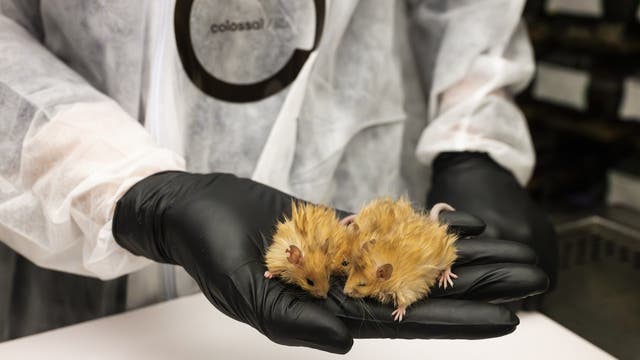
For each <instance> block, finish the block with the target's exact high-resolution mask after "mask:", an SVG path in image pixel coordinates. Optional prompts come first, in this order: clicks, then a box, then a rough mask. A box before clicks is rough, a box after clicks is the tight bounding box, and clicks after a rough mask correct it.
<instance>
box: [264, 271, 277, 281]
mask: <svg viewBox="0 0 640 360" xmlns="http://www.w3.org/2000/svg"><path fill="white" fill-rule="evenodd" d="M274 276H276V275H275V274H273V273H272V272H270V271H269V270H267V271H265V272H264V277H265V278H267V279H273V277H274Z"/></svg>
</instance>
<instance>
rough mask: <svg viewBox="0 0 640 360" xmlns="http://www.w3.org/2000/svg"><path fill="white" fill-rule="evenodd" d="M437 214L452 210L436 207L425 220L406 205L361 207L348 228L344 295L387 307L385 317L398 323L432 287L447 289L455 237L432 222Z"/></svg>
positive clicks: (385, 202)
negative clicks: (388, 315)
mask: <svg viewBox="0 0 640 360" xmlns="http://www.w3.org/2000/svg"><path fill="white" fill-rule="evenodd" d="M443 210H453V208H452V207H451V206H449V205H447V204H438V205H436V206H434V208H433V209H432V210H431V211H430V213H429V214H428V215H427V214H423V213H420V212H417V211H415V210H414V209H413V208H412V207H411V204H410V203H409V202H408V201H406V200H398V201H394V200H391V199H381V200H376V201H373V202H371V203H369V204H368V205H366V206H365V207H364V208H363V209H362V210H361V211H360V212H359V213H358V214H357V215H356V216H355V217H353V218H352V219H350V221H351V224H350V225H348V226H349V227H350V228H351V231H350V232H349V236H351V237H352V239H351V240H350V241H351V242H352V244H353V246H352V249H353V250H351V253H350V257H351V262H350V266H349V271H348V277H347V281H346V284H345V287H344V293H345V294H346V295H347V296H350V297H355V298H361V297H372V298H375V299H377V300H379V301H380V302H382V303H393V304H394V306H396V309H395V311H393V313H392V314H391V315H392V316H393V317H394V320H398V321H401V320H402V319H403V318H404V316H405V314H406V309H407V307H408V306H410V305H411V304H413V303H414V302H416V301H418V300H420V299H422V298H424V297H426V296H427V295H428V294H429V291H430V289H431V288H432V287H433V286H434V285H435V283H436V282H437V281H438V282H439V284H440V286H443V285H444V287H445V288H446V287H447V285H450V286H453V280H452V278H453V279H455V278H457V276H456V275H455V274H453V273H452V272H451V265H452V264H453V262H454V261H455V259H456V248H455V246H454V244H455V241H456V240H457V237H456V236H455V235H454V234H449V233H448V231H447V226H446V225H444V224H441V223H439V222H438V221H437V219H438V215H439V213H440V211H443Z"/></svg>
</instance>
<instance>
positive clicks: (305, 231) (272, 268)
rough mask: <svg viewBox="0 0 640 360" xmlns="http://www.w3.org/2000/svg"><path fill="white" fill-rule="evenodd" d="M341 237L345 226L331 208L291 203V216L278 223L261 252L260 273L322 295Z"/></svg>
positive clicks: (326, 289) (324, 295)
mask: <svg viewBox="0 0 640 360" xmlns="http://www.w3.org/2000/svg"><path fill="white" fill-rule="evenodd" d="M345 237H346V228H345V227H344V226H343V225H340V223H339V221H338V218H337V216H336V212H335V211H334V210H333V209H330V208H328V207H325V206H321V205H313V204H307V203H298V204H296V203H293V204H292V210H291V218H287V219H285V221H284V222H280V223H278V225H277V228H276V233H275V235H274V236H273V243H272V245H271V246H270V247H269V249H268V250H267V253H266V255H265V262H266V266H267V271H266V272H265V273H264V276H265V277H266V278H269V279H271V278H273V277H274V276H276V277H280V279H281V280H283V281H284V282H287V283H291V284H295V285H298V286H299V287H300V288H302V289H303V290H305V291H307V292H309V293H310V294H311V295H313V296H315V297H320V298H326V297H327V293H328V292H329V277H330V275H331V272H332V266H334V261H333V259H335V258H336V255H335V254H336V252H337V249H336V246H335V244H336V243H339V242H342V241H344V239H345Z"/></svg>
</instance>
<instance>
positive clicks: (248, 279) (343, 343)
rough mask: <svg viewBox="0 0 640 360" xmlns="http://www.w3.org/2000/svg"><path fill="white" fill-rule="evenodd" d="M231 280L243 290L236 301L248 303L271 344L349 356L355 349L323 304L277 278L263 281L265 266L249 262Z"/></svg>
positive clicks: (258, 325)
mask: <svg viewBox="0 0 640 360" xmlns="http://www.w3.org/2000/svg"><path fill="white" fill-rule="evenodd" d="M232 277H233V282H234V283H235V286H236V287H242V288H240V289H239V293H240V294H241V298H238V299H237V301H238V302H242V301H246V302H247V307H248V308H249V309H254V310H253V311H255V312H256V313H257V314H255V315H256V318H257V322H258V324H257V326H256V327H257V328H259V329H260V330H261V331H262V332H263V333H264V334H265V335H266V336H267V337H268V338H269V339H271V340H272V341H274V342H276V343H279V344H283V345H289V346H305V347H311V348H315V349H319V350H323V351H328V352H332V353H338V354H345V353H347V352H348V351H349V350H350V349H351V347H352V346H353V338H352V336H351V334H350V333H349V330H348V329H347V327H346V326H345V325H344V323H342V322H341V321H340V319H338V318H337V317H336V316H335V314H334V313H333V312H331V311H330V310H329V309H328V308H327V307H326V306H325V304H324V301H322V300H320V299H315V298H312V297H311V296H309V295H308V294H306V293H305V292H304V291H302V290H300V289H298V288H296V287H293V286H291V285H286V284H284V283H282V282H281V281H280V280H279V279H277V278H273V279H266V278H264V265H262V264H260V263H257V262H254V263H249V264H247V265H246V266H242V267H240V268H239V269H237V270H236V271H234V273H233V274H232ZM235 312H236V313H237V312H238V311H237V310H236V311H235Z"/></svg>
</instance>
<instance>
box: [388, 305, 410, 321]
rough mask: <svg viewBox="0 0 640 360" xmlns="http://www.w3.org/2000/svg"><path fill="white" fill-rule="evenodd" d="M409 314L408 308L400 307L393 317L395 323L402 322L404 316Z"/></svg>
mask: <svg viewBox="0 0 640 360" xmlns="http://www.w3.org/2000/svg"><path fill="white" fill-rule="evenodd" d="M406 313H407V306H406V305H405V306H398V308H397V309H395V310H394V311H393V312H392V313H391V315H392V316H393V321H398V322H400V321H402V319H403V318H404V315H405V314H406Z"/></svg>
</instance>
